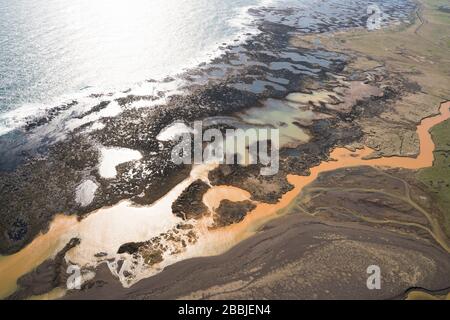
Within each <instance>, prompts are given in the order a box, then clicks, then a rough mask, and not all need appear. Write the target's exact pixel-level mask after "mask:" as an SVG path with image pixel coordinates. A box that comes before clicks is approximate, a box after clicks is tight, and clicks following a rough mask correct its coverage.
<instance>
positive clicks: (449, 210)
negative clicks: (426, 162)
mask: <svg viewBox="0 0 450 320" xmlns="http://www.w3.org/2000/svg"><path fill="white" fill-rule="evenodd" d="M431 135H432V137H433V141H434V143H435V145H436V151H435V152H434V156H435V161H434V164H433V166H432V167H430V168H426V169H422V170H420V171H419V172H418V174H417V179H418V180H419V181H421V182H423V183H424V184H425V185H426V186H427V187H428V188H429V189H430V191H431V193H432V194H433V196H434V198H435V200H436V201H437V205H438V206H439V208H440V209H441V211H442V212H443V213H444V217H443V218H444V221H443V223H444V225H443V229H444V231H445V232H446V234H447V236H450V120H447V121H444V122H442V123H441V124H439V125H437V126H436V127H434V128H433V129H432V130H431Z"/></svg>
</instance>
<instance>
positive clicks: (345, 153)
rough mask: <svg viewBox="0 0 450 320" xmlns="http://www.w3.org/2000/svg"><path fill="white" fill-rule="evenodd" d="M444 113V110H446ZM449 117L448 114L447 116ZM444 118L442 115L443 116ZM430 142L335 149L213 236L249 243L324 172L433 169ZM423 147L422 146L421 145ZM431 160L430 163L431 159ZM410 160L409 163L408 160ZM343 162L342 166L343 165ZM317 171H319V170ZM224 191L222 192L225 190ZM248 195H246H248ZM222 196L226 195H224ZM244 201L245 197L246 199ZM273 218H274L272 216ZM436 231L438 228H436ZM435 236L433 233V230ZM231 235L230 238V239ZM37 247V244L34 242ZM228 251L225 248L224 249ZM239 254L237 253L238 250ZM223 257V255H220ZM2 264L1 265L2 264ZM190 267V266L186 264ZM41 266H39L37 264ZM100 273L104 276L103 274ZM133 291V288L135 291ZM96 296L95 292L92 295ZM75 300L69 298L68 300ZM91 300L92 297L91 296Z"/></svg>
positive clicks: (423, 132) (234, 242)
mask: <svg viewBox="0 0 450 320" xmlns="http://www.w3.org/2000/svg"><path fill="white" fill-rule="evenodd" d="M444 111H445V110H444ZM447 111H448V106H447ZM424 112H429V110H427V111H424ZM446 114H447V116H448V112H447V113H446ZM442 117H443V115H442ZM426 118H428V119H431V120H430V121H432V120H436V119H437V118H439V116H438V117H435V118H432V117H430V116H427V117H424V118H422V119H421V121H422V120H423V119H426ZM424 122H425V123H427V121H426V120H425V121H424ZM420 128H427V127H426V126H423V127H421V126H419V129H420ZM428 129H430V128H429V127H428V128H427V129H424V130H425V131H421V132H419V130H418V137H419V141H420V139H422V138H423V137H425V136H427V137H428V138H429V134H428ZM430 141H431V138H429V141H427V142H426V143H424V145H426V146H428V148H427V149H426V150H420V152H421V153H420V154H419V158H417V159H413V158H405V155H400V157H397V158H395V155H389V154H387V155H385V156H383V155H382V154H378V155H377V157H376V159H369V160H363V158H364V157H367V156H369V155H370V154H371V153H372V152H373V150H371V149H369V148H365V149H360V148H358V147H359V145H356V147H355V151H349V150H348V149H339V148H338V149H334V151H333V152H331V155H330V157H328V156H326V159H322V162H321V163H322V164H321V165H319V166H318V167H316V166H312V167H311V169H310V170H311V173H310V175H309V176H295V175H289V176H288V178H287V179H288V182H289V183H290V184H291V185H293V186H294V189H293V190H292V191H289V192H288V193H285V194H284V195H283V196H282V197H281V202H278V203H277V204H275V205H274V204H259V205H258V207H257V208H256V209H255V210H254V211H252V212H250V213H247V215H246V218H245V219H244V221H243V222H241V223H239V224H237V225H233V226H229V227H225V228H224V229H222V230H219V231H217V230H216V231H213V232H212V233H220V232H223V233H224V234H225V233H226V234H227V238H231V239H232V240H231V242H232V243H233V245H231V244H230V245H229V247H228V248H226V250H225V251H228V249H230V248H232V247H234V245H235V244H237V243H239V245H240V243H241V242H242V241H245V240H247V239H249V237H250V236H251V235H255V233H256V232H257V231H258V230H259V227H261V226H262V225H264V224H266V223H268V222H270V221H271V220H272V219H273V218H274V217H276V216H277V214H276V212H278V211H279V210H283V209H285V208H286V206H287V207H289V206H290V204H292V201H293V200H294V199H295V198H296V197H297V196H298V194H299V193H300V191H301V190H302V188H303V187H304V186H306V185H307V184H309V183H311V182H313V181H314V180H315V178H317V177H318V175H319V173H320V172H322V170H325V171H329V170H335V169H338V168H341V167H339V166H340V165H342V167H346V166H345V165H344V164H345V163H346V164H349V163H353V164H354V166H359V165H375V166H376V165H381V166H385V165H388V164H389V163H393V162H395V161H398V163H402V166H405V167H408V168H409V169H419V168H422V167H424V166H430V165H432V157H433V153H432V151H433V150H432V149H429V147H430V146H431V145H433V146H434V144H433V142H432V141H431V144H430ZM344 146H345V144H344ZM420 146H421V144H420ZM421 155H427V157H426V158H422V157H421ZM430 156H431V160H430V158H429V157H430ZM329 158H336V160H337V161H328V160H329ZM406 159H407V160H406ZM341 161H342V164H341ZM322 166H324V167H325V168H329V170H326V169H323V167H322ZM319 167H321V168H322V169H319ZM316 168H317V169H316ZM308 169H309V168H308ZM218 188H221V187H220V185H219V186H213V187H212V188H211V189H210V190H209V191H208V192H209V194H208V196H211V193H214V192H215V190H217V189H218ZM222 191H223V190H222ZM245 192H247V191H245ZM222 196H223V193H222ZM212 198H215V196H214V194H213V195H212ZM229 198H232V199H234V198H235V197H233V196H229ZM243 198H245V197H243ZM220 200H221V199H220V196H219V199H215V200H214V202H215V203H220ZM272 215H273V216H272ZM434 228H435V226H434ZM433 232H434V230H433ZM433 232H431V234H433ZM230 234H231V236H230ZM218 238H221V236H218ZM441 239H442V237H441V235H439V236H438V237H437V240H438V241H439V242H442V240H441ZM33 243H34V241H33ZM225 247H226V246H225ZM443 247H445V248H446V250H447V251H448V245H446V244H445V241H444V246H443ZM236 250H238V249H236ZM221 253H223V252H221ZM0 263H1V261H0ZM186 263H188V262H186ZM37 264H39V263H37ZM171 268H172V267H170V268H169V269H171ZM173 268H176V265H175V266H173ZM100 273H101V272H100ZM145 281H147V280H141V282H139V283H138V285H140V284H141V283H143V282H145ZM140 288H141V289H142V286H141V285H140ZM131 290H133V287H132V289H131ZM136 290H137V289H136ZM93 292H95V290H94V291H93ZM89 295H91V293H89ZM76 296H77V294H76V293H75V295H74V296H73V297H76ZM70 297H72V296H70V295H69V298H70ZM91 297H92V296H91Z"/></svg>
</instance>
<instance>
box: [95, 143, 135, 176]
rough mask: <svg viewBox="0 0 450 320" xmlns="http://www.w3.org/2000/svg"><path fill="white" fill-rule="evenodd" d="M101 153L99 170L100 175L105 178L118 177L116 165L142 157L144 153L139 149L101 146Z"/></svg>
mask: <svg viewBox="0 0 450 320" xmlns="http://www.w3.org/2000/svg"><path fill="white" fill-rule="evenodd" d="M100 153H101V157H100V165H99V168H98V171H99V173H100V176H102V177H103V178H105V179H113V178H115V177H116V175H117V170H116V167H117V166H118V165H119V164H122V163H126V162H130V161H135V160H140V159H142V154H141V153H140V152H139V151H136V150H132V149H127V148H101V149H100Z"/></svg>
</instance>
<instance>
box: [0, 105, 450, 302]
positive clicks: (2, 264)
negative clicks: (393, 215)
mask: <svg viewBox="0 0 450 320" xmlns="http://www.w3.org/2000/svg"><path fill="white" fill-rule="evenodd" d="M449 108H450V102H446V103H443V104H442V105H441V108H440V114H439V115H437V116H433V117H429V118H426V119H423V120H422V122H421V124H420V125H419V126H418V128H417V133H418V135H419V140H420V153H419V155H418V157H417V158H407V157H383V158H379V159H370V160H365V158H366V157H367V156H369V155H370V154H371V153H372V152H373V150H372V149H370V148H368V147H364V148H362V149H359V150H356V151H355V152H352V151H350V150H348V149H346V148H336V149H335V150H334V151H333V152H332V153H331V155H330V158H331V159H332V160H330V161H325V162H322V163H321V164H320V165H318V166H316V167H313V168H311V172H310V175H308V176H296V175H289V176H288V181H289V182H290V183H291V184H292V185H293V186H294V189H293V190H291V191H289V192H287V193H286V194H285V195H284V196H283V197H282V199H281V200H280V201H279V202H278V203H276V204H266V203H258V205H257V207H256V208H255V209H254V210H252V211H251V212H250V213H249V214H248V215H247V216H246V218H245V219H244V220H243V221H242V222H240V223H238V224H235V225H232V226H228V227H225V228H222V229H218V230H217V229H216V230H212V231H210V232H211V237H209V239H215V240H216V241H218V242H219V241H220V242H224V239H227V240H226V241H225V242H226V243H221V244H219V243H218V244H217V245H216V246H214V245H212V247H216V248H217V251H220V252H216V254H219V253H223V252H224V251H226V250H227V249H229V248H231V247H232V246H234V245H236V244H237V243H239V242H240V241H242V240H244V239H246V238H248V237H249V236H251V235H252V234H254V233H255V232H256V230H258V228H259V227H260V226H261V225H263V224H264V223H266V222H267V221H270V220H272V219H274V218H276V217H277V216H278V215H279V214H282V212H283V210H284V209H286V208H288V207H289V205H290V204H291V203H293V201H294V199H295V198H296V197H297V196H298V195H299V194H300V193H301V191H302V190H303V188H304V187H305V186H307V185H308V184H310V183H311V182H313V181H314V180H315V179H316V178H317V177H318V176H319V174H320V173H322V172H327V171H332V170H336V169H340V168H345V167H354V166H361V165H369V166H380V167H399V168H406V169H421V168H425V167H430V166H432V165H433V160H434V155H433V151H434V148H435V145H434V143H433V140H432V138H431V135H430V132H429V131H430V129H431V128H432V127H433V126H435V125H437V124H439V123H441V122H443V121H445V120H447V119H449V118H450V110H449ZM224 199H227V200H230V201H243V200H248V199H250V194H249V193H248V192H247V191H244V190H242V189H239V188H236V187H231V186H215V187H213V188H211V189H210V190H209V191H208V192H207V193H206V194H205V196H204V198H203V201H204V202H205V204H206V205H207V206H208V208H209V209H212V210H214V209H215V208H217V207H218V206H219V205H220V201H221V200H224ZM427 218H429V220H430V222H431V224H432V228H433V233H434V238H435V240H436V241H437V242H438V243H440V244H441V246H442V247H443V248H444V249H446V250H447V251H449V247H448V244H447V242H446V240H445V236H443V235H442V231H441V229H440V227H439V225H438V224H437V223H436V222H433V221H434V220H433V219H431V217H427ZM77 224H78V222H77V221H76V218H75V217H67V216H57V217H56V218H55V220H54V221H53V222H52V224H51V226H50V229H49V231H48V232H47V233H46V234H42V235H40V236H38V237H37V238H36V239H35V240H34V241H33V242H32V243H31V244H30V245H28V246H27V247H25V248H24V249H23V250H21V251H19V252H18V253H16V254H14V255H11V256H4V257H1V258H0V283H1V287H0V298H4V297H7V296H8V295H9V294H11V293H13V292H14V290H15V289H16V281H17V279H18V278H19V277H20V276H22V275H24V274H26V273H28V272H30V271H31V270H33V268H35V267H36V266H38V265H39V264H41V263H42V262H44V261H45V260H46V259H48V258H49V257H52V256H53V255H54V254H55V253H56V252H57V250H58V248H59V247H60V246H61V242H62V240H61V238H63V237H62V236H63V234H64V233H66V232H68V231H69V230H70V229H71V228H73V227H75V226H76V225H77ZM62 245H64V243H63V244H62ZM210 247H211V244H210Z"/></svg>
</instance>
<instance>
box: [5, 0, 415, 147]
mask: <svg viewBox="0 0 450 320" xmlns="http://www.w3.org/2000/svg"><path fill="white" fill-rule="evenodd" d="M374 1H375V2H376V3H377V4H378V5H380V6H381V7H382V9H384V12H385V13H389V16H396V17H395V18H396V19H397V20H401V19H404V18H405V17H406V16H405V14H406V13H404V12H405V11H404V10H402V9H401V8H398V7H397V6H396V5H397V4H402V3H404V2H407V1H406V0H374ZM372 2H373V1H372V0H345V1H341V0H126V1H125V0H0V137H3V136H4V135H5V134H7V133H11V134H10V135H9V136H10V137H9V136H8V137H7V139H4V140H5V141H6V142H7V146H6V147H5V146H4V145H3V148H8V149H11V146H12V145H18V144H19V145H20V144H23V142H22V140H21V139H19V140H18V142H16V141H15V139H16V138H17V135H14V134H13V133H14V129H18V128H23V126H25V125H26V124H27V123H28V121H29V120H30V119H33V118H39V117H41V118H42V117H45V114H46V111H48V110H49V109H51V108H54V107H59V106H64V105H66V106H67V105H70V104H71V102H73V101H76V105H75V106H74V107H73V108H72V107H71V108H68V109H65V115H64V117H63V115H61V116H60V117H59V118H55V116H53V118H55V119H54V121H53V122H54V123H53V126H50V127H49V128H44V129H42V130H40V131H39V132H38V134H39V135H40V138H39V139H40V140H42V141H43V140H45V141H50V140H52V141H56V140H58V139H61V138H62V136H63V134H62V133H61V132H63V131H66V132H67V131H72V130H74V129H75V128H79V127H81V126H82V125H83V124H86V123H88V122H95V121H96V120H98V119H100V118H102V117H106V116H110V117H113V116H116V115H117V114H119V113H120V112H121V111H122V109H121V108H120V107H119V106H118V105H117V103H116V102H115V103H111V104H110V105H109V106H108V108H106V109H104V110H102V111H101V112H98V113H95V114H92V115H91V116H90V117H84V118H83V119H80V118H82V117H81V115H82V114H83V112H87V111H88V110H90V109H92V108H93V107H94V106H95V105H97V104H99V103H100V102H101V101H102V98H99V97H97V94H98V93H101V94H103V95H108V96H109V97H110V100H111V101H113V100H115V99H117V98H121V97H123V96H126V95H128V94H134V95H142V96H144V95H153V96H155V95H156V93H158V94H159V93H161V92H170V91H173V92H176V91H177V89H178V88H180V83H178V82H177V81H178V80H179V78H180V77H177V76H179V75H180V74H182V73H183V72H184V71H186V70H193V69H195V68H196V67H199V66H201V65H202V63H207V62H209V61H211V60H212V59H213V58H215V57H218V56H219V55H220V54H223V53H224V52H225V49H224V48H225V47H227V46H228V45H236V44H238V43H241V42H244V41H246V40H247V41H250V42H251V41H252V38H251V37H252V35H254V34H256V33H258V32H259V31H258V27H257V25H258V23H255V22H256V21H259V22H260V20H261V19H262V20H264V21H268V22H276V23H282V24H286V25H291V26H294V25H295V26H296V28H297V30H299V31H302V32H307V33H308V32H315V31H317V30H318V28H319V26H320V25H335V24H336V21H339V20H342V21H348V20H352V21H353V20H360V18H361V17H363V16H364V15H366V14H367V10H366V9H367V6H368V5H370V4H371V3H372ZM262 7H265V9H267V8H268V7H271V10H265V11H264V10H263V11H264V12H261V10H259V11H258V10H256V11H258V12H257V13H256V14H255V13H253V14H252V13H251V12H250V11H249V9H251V8H262ZM274 8H275V9H277V10H272V9H274ZM293 8H295V10H294V11H292V12H291V11H290V10H285V11H282V10H279V9H293ZM253 11H255V10H253ZM258 15H259V16H258ZM356 25H358V24H356ZM330 30H332V29H330ZM234 47H236V46H234ZM235 49H236V50H237V49H239V48H235ZM235 54H237V55H239V56H240V57H241V58H242V59H244V58H243V57H244V55H243V54H242V52H239V50H237V51H236V52H235ZM280 58H283V57H280ZM284 58H291V59H294V60H295V59H297V58H296V57H295V56H286V57H284ZM245 59H248V57H247V58H245ZM245 59H244V60H245ZM244 60H242V61H238V62H237V63H238V64H239V63H241V64H243V63H245V61H244ZM316 62H317V61H316ZM274 63H275V62H274ZM281 63H282V64H279V67H280V68H285V67H286V63H285V62H281ZM219 69H220V68H219ZM222 71H223V70H222ZM222 71H220V70H219V71H217V72H219V73H220V72H222ZM209 76H212V77H214V76H217V77H220V74H219V75H214V74H210V75H209ZM168 77H173V78H171V80H169V78H168ZM165 79H166V80H167V81H165ZM146 80H156V81H146ZM203 80H208V79H203ZM269 80H270V79H269ZM155 83H157V84H155ZM266 85H268V83H267V81H256V82H254V84H253V85H252V86H251V88H248V85H246V84H237V85H236V86H235V87H237V88H239V89H241V90H251V91H257V92H256V93H261V91H264V90H265V89H266ZM270 85H271V86H276V87H277V88H279V89H280V88H281V86H280V85H274V84H270ZM167 96H168V94H167V95H166V97H167ZM166 97H164V99H165V98H166ZM154 103H160V101H159V100H158V101H156V102H154ZM137 104H138V102H137ZM143 104H144V106H145V107H149V106H150V105H151V104H150V102H149V101H143ZM74 115H75V116H78V118H77V117H75V118H74V117H73V116H74ZM63 118H64V119H63ZM63 120H68V121H63ZM97 124H98V125H99V126H101V124H100V123H97ZM50 134H51V135H52V137H51V138H49V135H50ZM5 141H4V142H5ZM35 142H36V143H34V142H32V143H31V144H33V143H34V144H35V145H38V144H39V143H38V140H35ZM0 148H2V143H1V141H0Z"/></svg>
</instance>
